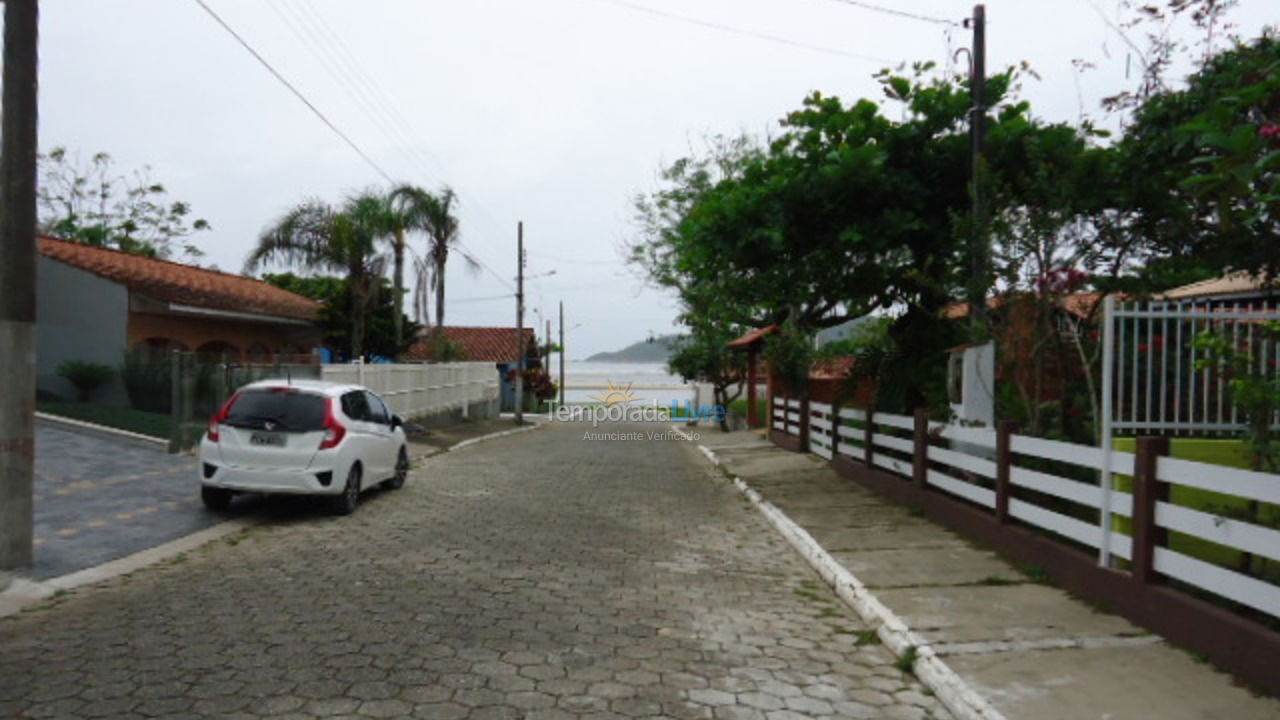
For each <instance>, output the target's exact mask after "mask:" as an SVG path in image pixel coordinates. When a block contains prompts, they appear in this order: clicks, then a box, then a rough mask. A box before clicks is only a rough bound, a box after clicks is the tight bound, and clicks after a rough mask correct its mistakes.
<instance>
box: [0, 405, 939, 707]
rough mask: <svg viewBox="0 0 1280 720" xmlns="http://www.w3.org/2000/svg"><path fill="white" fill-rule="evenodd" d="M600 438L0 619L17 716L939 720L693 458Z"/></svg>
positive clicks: (506, 459) (518, 449) (464, 456)
mask: <svg viewBox="0 0 1280 720" xmlns="http://www.w3.org/2000/svg"><path fill="white" fill-rule="evenodd" d="M611 429H614V428H611ZM616 429H618V430H623V431H635V432H641V433H645V432H663V431H665V430H667V429H668V428H666V427H665V426H651V427H650V426H629V427H619V428H616ZM583 431H584V426H581V425H553V426H551V427H546V428H542V429H540V430H538V431H536V432H529V433H523V434H519V435H514V436H510V437H506V438H501V439H498V440H494V441H490V442H486V443H481V444H478V445H472V446H470V447H467V448H464V449H461V450H458V451H454V452H449V453H446V454H444V455H440V456H437V457H434V458H431V459H429V460H427V461H426V462H424V463H423V464H422V465H421V466H420V467H419V468H417V469H416V470H415V472H414V474H413V476H412V477H411V479H410V481H409V483H408V484H407V485H406V486H405V488H404V489H402V490H399V491H387V492H376V493H371V494H369V495H366V497H365V500H364V502H363V503H362V505H361V506H360V508H359V509H358V510H357V511H356V513H355V515H353V516H350V517H345V518H338V517H330V516H328V515H326V514H325V513H324V511H323V510H321V509H319V508H317V507H316V504H315V503H299V504H298V505H297V507H296V509H294V510H292V511H290V512H287V513H285V514H284V517H283V518H279V519H274V520H272V521H270V522H268V523H266V524H264V525H260V526H257V527H256V528H254V529H252V530H250V531H248V532H247V533H245V534H242V535H237V536H233V537H231V538H230V539H227V540H222V541H218V542H215V543H213V544H211V545H209V546H206V547H204V548H202V549H200V550H197V551H195V552H193V553H190V554H188V555H186V556H183V557H180V558H178V559H177V560H174V561H170V562H168V563H165V564H163V565H161V566H157V567H153V568H150V569H146V570H142V571H139V572H137V573H134V574H132V575H129V576H126V577H124V578H120V579H117V580H113V581H110V582H108V583H106V584H103V585H98V586H94V587H88V588H85V589H82V590H77V591H74V592H72V593H70V594H67V595H63V596H61V597H58V598H56V599H54V600H53V601H51V602H50V603H46V604H44V605H41V606H37V607H35V608H33V609H30V610H28V611H26V612H23V613H21V614H19V615H16V616H13V617H10V618H7V619H4V620H0V717H58V718H61V717H67V718H73V717H112V718H130V717H217V718H235V717H259V716H272V717H330V716H364V717H388V718H397V717H420V718H522V717H527V718H576V717H584V718H585V717H591V718H597V717H598V718H606V717H650V716H652V717H658V716H663V717H677V718H725V719H728V718H743V719H746V718H770V719H771V720H781V719H783V718H793V717H846V718H924V717H948V716H947V715H946V713H945V711H943V710H942V709H941V708H940V706H939V705H938V704H937V702H936V701H935V700H934V699H933V698H932V697H931V696H929V694H928V693H927V692H926V691H924V690H923V689H922V688H921V687H920V685H919V683H918V682H917V681H916V680H915V679H914V677H912V676H911V675H909V674H904V673H903V672H901V671H900V670H898V669H897V668H896V667H895V665H894V661H893V658H892V656H891V655H890V654H889V653H888V652H887V651H886V650H885V649H884V648H882V647H880V646H879V645H877V644H874V641H872V642H866V643H865V644H861V643H860V637H861V638H862V640H863V641H866V640H869V639H870V638H869V637H868V636H866V635H861V634H860V631H861V630H863V628H862V626H861V625H860V624H859V622H858V620H857V619H856V617H854V616H853V615H852V614H851V613H850V612H849V611H848V610H847V609H846V608H845V607H843V606H842V605H841V604H840V603H839V601H838V600H837V599H836V598H835V596H834V594H833V593H832V592H830V590H829V589H828V588H826V587H825V586H823V585H821V584H820V582H819V580H818V578H817V576H815V575H814V574H812V573H811V572H810V571H809V570H808V568H807V566H806V564H805V563H804V562H803V560H802V559H801V558H800V557H799V556H798V555H796V554H795V553H794V552H793V551H792V550H791V549H790V547H789V546H788V545H787V544H786V543H785V542H784V541H783V540H782V539H781V538H779V537H778V536H777V535H775V533H774V532H773V531H772V530H771V529H770V528H769V527H768V525H766V524H765V522H764V521H763V520H762V519H761V518H760V517H759V516H758V514H757V512H756V511H755V510H754V509H753V508H752V507H750V506H749V505H748V504H747V503H746V502H745V501H744V500H743V499H741V497H740V496H739V495H738V494H737V492H736V491H734V490H733V489H732V488H731V487H730V486H729V485H728V483H727V482H726V481H725V480H724V479H723V478H722V477H720V476H719V475H718V474H716V473H715V472H713V471H712V470H711V469H709V466H708V465H707V464H706V463H705V462H703V461H702V460H701V458H700V457H699V455H698V453H697V451H696V448H695V447H693V446H692V445H690V444H687V443H683V442H679V441H668V442H647V441H637V442H593V441H588V440H584V439H583Z"/></svg>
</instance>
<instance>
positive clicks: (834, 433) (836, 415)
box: [831, 400, 840, 460]
mask: <svg viewBox="0 0 1280 720" xmlns="http://www.w3.org/2000/svg"><path fill="white" fill-rule="evenodd" d="M839 454H840V401H839V400H836V401H833V402H832V403H831V459H832V460H835V459H836V457H837V456H838V455H839Z"/></svg>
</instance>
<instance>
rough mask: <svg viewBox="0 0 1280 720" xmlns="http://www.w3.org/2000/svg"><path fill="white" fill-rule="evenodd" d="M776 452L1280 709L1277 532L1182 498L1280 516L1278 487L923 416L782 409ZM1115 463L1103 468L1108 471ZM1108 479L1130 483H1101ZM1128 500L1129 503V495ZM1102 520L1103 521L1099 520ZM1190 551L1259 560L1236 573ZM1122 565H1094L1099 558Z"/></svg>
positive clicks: (1157, 450)
mask: <svg viewBox="0 0 1280 720" xmlns="http://www.w3.org/2000/svg"><path fill="white" fill-rule="evenodd" d="M772 405H773V408H774V411H773V418H772V419H771V420H772V422H771V427H770V432H769V436H770V439H771V440H772V441H773V442H774V443H775V444H777V445H779V446H780V447H783V448H786V449H789V450H794V451H798V452H813V453H814V454H816V455H819V456H820V457H823V458H825V459H827V460H828V461H829V462H830V463H831V465H832V467H833V468H834V469H835V470H837V471H838V472H840V473H841V474H843V475H845V476H846V477H849V478H851V479H853V480H854V481H856V482H858V483H859V484H861V485H863V486H865V487H867V488H869V489H871V490H873V491H876V492H878V493H880V494H883V495H885V496H887V497H889V498H891V499H893V500H894V501H896V502H900V503H903V504H905V505H909V506H912V507H917V508H920V509H921V510H923V512H924V513H925V515H926V517H928V518H929V519H931V520H934V521H935V522H938V523H940V524H943V525H946V526H948V527H950V528H952V529H953V530H956V531H958V532H961V533H963V534H965V535H968V536H970V537H972V538H974V539H976V540H978V541H980V542H983V543H985V544H987V545H989V546H991V547H993V548H995V549H996V550H997V551H999V552H1000V553H1001V554H1003V555H1005V556H1006V557H1008V558H1009V559H1011V560H1013V561H1014V562H1016V563H1018V564H1020V565H1034V566H1038V567H1042V568H1044V570H1045V571H1046V572H1047V573H1048V575H1049V576H1050V577H1051V578H1053V579H1054V581H1056V582H1057V583H1058V584H1060V585H1061V586H1063V587H1064V588H1066V589H1068V590H1070V591H1072V592H1075V593H1078V594H1080V595H1081V596H1083V597H1086V598H1088V599H1089V600H1091V601H1092V602H1095V603H1097V604H1099V605H1101V606H1103V607H1105V608H1107V609H1110V610H1112V611H1114V612H1117V613H1119V614H1121V615H1123V616H1125V617H1127V618H1129V619H1130V620H1132V621H1134V622H1137V623H1139V624H1141V625H1144V626H1146V627H1148V628H1150V629H1151V630H1153V631H1155V632H1157V633H1159V634H1161V635H1162V636H1164V637H1166V638H1168V639H1169V640H1170V641H1172V642H1174V643H1177V644H1179V645H1182V646H1185V647H1188V648H1190V649H1192V650H1195V651H1198V652H1200V653H1203V654H1204V655H1205V656H1206V657H1208V658H1209V659H1210V660H1212V661H1213V662H1215V663H1217V664H1218V665H1220V666H1222V667H1224V668H1226V669H1228V670H1230V671H1232V672H1234V673H1236V674H1237V675H1239V676H1240V677H1242V678H1243V679H1245V680H1246V681H1248V682H1250V683H1252V684H1254V685H1256V686H1259V687H1262V688H1265V689H1266V690H1267V691H1269V692H1271V693H1274V694H1277V695H1280V673H1277V672H1276V668H1277V667H1280V528H1276V527H1272V526H1271V524H1270V523H1267V522H1264V521H1261V520H1259V519H1258V518H1257V516H1254V517H1250V518H1244V519H1242V518H1236V517H1228V516H1225V515H1222V514H1215V513H1214V512H1213V509H1212V508H1204V507H1195V506H1192V505H1190V504H1187V503H1185V502H1180V501H1177V500H1175V498H1177V497H1179V496H1180V495H1181V496H1184V497H1185V496H1186V494H1185V493H1173V492H1171V489H1172V488H1176V487H1184V488H1185V487H1190V488H1197V489H1201V490H1205V491H1208V492H1212V493H1214V494H1217V495H1229V496H1233V497H1236V498H1239V499H1242V500H1245V501H1248V502H1251V503H1257V504H1260V505H1262V506H1264V507H1268V508H1272V509H1274V508H1280V476H1277V475H1273V474H1269V473H1259V472H1251V471H1247V470H1237V469H1234V468H1227V467H1221V466H1216V465H1208V464H1204V463H1197V462H1191V461H1187V460H1180V459H1176V458H1172V457H1168V453H1169V442H1168V440H1167V439H1165V438H1140V439H1139V441H1138V444H1137V452H1136V453H1126V452H1119V451H1111V453H1110V457H1109V458H1104V455H1103V451H1102V450H1101V449H1100V448H1096V447H1090V446H1083V445H1075V444H1070V443H1064V442H1058V441H1054V440H1046V439H1043V438H1034V437H1029V436H1023V435H1018V434H1016V432H1015V427H1014V425H1013V424H1012V423H1007V422H1006V423H1001V424H1000V425H999V427H998V429H996V430H992V429H988V428H975V427H965V426H959V425H950V424H942V423H935V422H931V421H930V420H929V419H928V417H927V415H926V414H925V413H924V412H923V411H921V412H917V413H916V415H915V417H907V416H902V415H893V414H887V413H872V412H869V411H864V410H858V409H853V408H840V407H838V406H837V407H833V406H831V405H827V404H824V403H820V402H814V401H809V400H802V399H798V398H794V397H787V396H783V395H779V396H776V397H774V398H773V403H772ZM1104 461H1105V462H1104ZM1104 467H1107V468H1109V469H1110V470H1111V471H1112V472H1115V473H1118V474H1120V475H1121V476H1123V477H1124V478H1125V479H1126V480H1127V481H1128V482H1127V484H1122V487H1118V488H1115V489H1109V488H1106V487H1105V486H1104V485H1103V483H1102V482H1101V481H1100V476H1101V473H1102V471H1103V469H1104ZM1122 488H1123V489H1122ZM1104 508H1107V509H1109V512H1108V511H1104ZM1175 538H1181V539H1184V540H1185V539H1186V538H1191V539H1192V540H1194V541H1195V543H1201V544H1204V543H1209V544H1212V545H1214V546H1217V547H1225V548H1232V549H1235V550H1238V551H1240V552H1242V553H1247V554H1248V555H1249V556H1250V557H1254V558H1261V559H1263V560H1264V562H1263V563H1261V568H1262V569H1263V570H1262V572H1255V571H1254V568H1255V567H1257V564H1256V563H1253V564H1251V565H1250V566H1248V567H1243V568H1242V567H1227V566H1224V565H1222V564H1220V563H1214V562H1211V561H1209V560H1207V559H1205V558H1202V557H1196V552H1195V548H1196V547H1197V546H1196V545H1195V544H1193V543H1188V542H1183V543H1181V544H1179V543H1176V542H1174V539H1175ZM1104 547H1105V548H1107V549H1108V550H1109V552H1108V553H1106V554H1105V555H1104V556H1105V557H1109V558H1112V562H1110V563H1107V564H1100V563H1099V562H1098V557H1099V552H1100V550H1102V549H1103V548H1104Z"/></svg>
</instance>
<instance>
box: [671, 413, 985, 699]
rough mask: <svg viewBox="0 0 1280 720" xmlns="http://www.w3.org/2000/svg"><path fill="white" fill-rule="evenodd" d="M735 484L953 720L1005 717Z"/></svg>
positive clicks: (765, 504)
mask: <svg viewBox="0 0 1280 720" xmlns="http://www.w3.org/2000/svg"><path fill="white" fill-rule="evenodd" d="M672 428H673V429H675V430H676V432H677V433H680V434H681V435H683V434H684V433H681V432H680V430H679V428H676V427H675V426H674V425H673V426H672ZM686 437H688V436H686ZM698 450H700V451H701V452H702V454H703V455H705V456H706V458H707V459H708V460H709V461H710V462H711V464H712V465H714V466H716V467H721V464H720V459H719V458H718V457H716V454H715V452H714V451H712V450H710V449H709V448H707V447H706V446H705V445H699V446H698ZM733 485H734V487H736V488H737V489H738V491H739V492H741V493H742V494H743V495H745V496H746V497H747V499H748V500H750V501H751V503H752V504H753V505H755V506H756V508H757V509H758V510H759V511H760V512H761V514H763V515H764V516H765V518H766V519H767V520H768V521H769V523H770V524H771V525H773V527H774V529H775V530H777V531H778V533H779V534H781V535H782V536H783V537H784V538H786V540H787V542H789V543H791V546H792V547H794V548H795V549H796V551H797V552H799V553H800V554H801V555H802V556H803V557H804V559H805V560H807V561H808V562H809V565H810V566H812V567H813V569H814V570H816V571H817V573H818V575H820V576H821V577H822V579H823V580H824V581H825V582H826V583H827V584H828V585H830V586H831V588H832V589H833V590H835V592H836V595H838V596H839V597H840V599H841V600H843V601H844V602H845V603H846V604H847V605H848V606H849V607H851V608H853V610H854V612H856V613H858V616H859V617H861V618H862V620H863V622H865V623H867V624H868V625H870V626H871V627H873V628H875V629H876V635H877V636H878V637H879V638H880V641H881V642H882V643H884V645H885V647H887V648H888V649H889V651H890V652H892V653H893V654H894V655H895V656H897V657H899V658H901V657H903V656H904V655H906V654H908V653H911V652H914V653H915V656H916V660H915V663H914V665H913V666H912V669H913V671H914V672H915V675H916V677H917V678H919V680H920V682H921V684H923V685H924V686H925V687H927V688H929V690H931V691H932V692H933V694H934V695H935V696H936V697H937V698H938V700H939V701H940V702H941V703H942V704H943V705H944V706H945V707H946V708H947V710H949V711H950V712H951V714H952V715H954V716H955V717H956V720H1005V717H1004V715H1002V714H1001V713H1000V712H999V711H997V710H996V709H995V708H994V707H992V706H991V704H990V703H988V702H987V701H986V699H985V698H983V697H982V696H981V695H979V694H978V693H977V692H975V691H974V690H973V689H972V688H971V687H969V685H968V683H966V682H965V681H964V680H963V679H961V677H960V676H959V675H957V674H956V673H955V671H954V670H952V669H951V667H950V666H948V665H947V664H946V662H944V661H943V659H942V658H941V657H940V656H939V655H938V653H937V651H936V650H935V649H934V648H933V646H931V645H930V644H929V643H928V642H926V641H925V640H924V638H922V637H920V636H919V635H917V634H916V633H915V632H914V631H912V630H911V628H910V627H908V626H907V624H906V623H905V622H903V621H902V619H901V618H900V617H898V616H897V615H896V614H895V613H894V612H893V611H892V610H890V609H889V608H888V607H886V606H885V605H884V604H883V603H881V602H880V600H879V599H878V598H876V596H875V595H874V594H873V593H872V592H871V591H869V590H868V589H867V587H866V586H865V585H863V584H862V581H860V580H858V578H857V577H855V576H854V575H853V573H851V572H849V571H848V570H847V569H846V568H845V567H844V566H843V565H841V564H840V563H839V562H837V561H836V559H835V558H833V557H831V554H830V553H828V552H827V551H826V549H824V548H823V547H822V546H821V545H819V544H818V542H817V541H816V540H814V539H813V536H811V535H810V534H809V533H808V532H806V531H805V530H804V528H802V527H800V526H799V525H797V524H796V523H795V521H793V520H792V519H791V518H789V517H787V515H786V513H784V512H782V511H781V510H779V509H778V508H777V507H776V506H775V505H774V504H773V503H770V502H769V501H767V500H765V499H764V498H763V497H762V496H761V495H760V493H758V492H756V491H755V490H754V489H752V488H751V486H749V485H747V483H745V482H743V480H742V478H739V477H734V478H733Z"/></svg>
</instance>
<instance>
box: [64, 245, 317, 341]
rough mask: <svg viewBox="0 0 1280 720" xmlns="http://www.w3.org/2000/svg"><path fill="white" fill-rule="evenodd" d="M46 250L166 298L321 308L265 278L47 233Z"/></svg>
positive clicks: (223, 306)
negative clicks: (85, 243) (112, 248)
mask: <svg viewBox="0 0 1280 720" xmlns="http://www.w3.org/2000/svg"><path fill="white" fill-rule="evenodd" d="M40 254H42V255H44V256H45V257H47V258H51V259H53V260H57V261H59V262H63V263H66V264H68V265H71V266H74V267H77V268H80V269H81V270H85V271H87V272H91V273H93V274H94V275H97V276H99V277H102V278H106V279H107V280H110V281H112V282H115V283H119V284H121V285H124V286H125V287H127V288H129V289H130V290H134V291H136V292H139V293H142V294H143V295H146V296H148V297H152V298H155V299H156V300H162V301H165V302H171V303H178V304H181V305H192V306H195V307H202V308H211V309H214V310H229V311H232V312H243V313H253V314H257V315H274V316H276V317H286V318H291V319H294V320H308V321H311V320H315V318H316V313H317V312H318V311H319V310H320V303H318V302H316V301H315V300H311V299H310V298H305V297H303V296H301V295H298V294H295V293H291V292H289V291H288V290H282V289H280V288H278V287H276V286H274V285H271V284H270V283H267V282H264V281H262V280H255V279H254V278H249V277H244V276H243V275H232V274H230V273H224V272H219V271H217V270H206V269H204V268H199V267H195V266H193V265H183V264H181V263H176V262H170V261H168V260H158V259H156V258H149V257H143V256H141V255H130V254H129V253H124V252H120V251H119V250H110V249H107V248H99V247H92V246H89V245H81V244H79V243H73V242H67V241H65V240H56V239H54V238H48V237H42V238H40Z"/></svg>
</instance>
